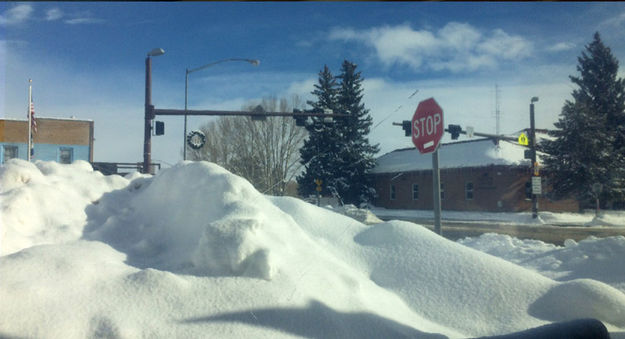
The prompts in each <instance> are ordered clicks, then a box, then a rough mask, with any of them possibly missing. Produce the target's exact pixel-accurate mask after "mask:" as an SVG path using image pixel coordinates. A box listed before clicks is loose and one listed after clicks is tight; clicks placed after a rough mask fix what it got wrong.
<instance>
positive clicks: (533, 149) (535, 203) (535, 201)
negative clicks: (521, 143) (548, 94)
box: [530, 97, 538, 219]
mask: <svg viewBox="0 0 625 339" xmlns="http://www.w3.org/2000/svg"><path fill="white" fill-rule="evenodd" d="M537 101H538V97H532V99H531V100H530V150H531V152H532V174H531V175H532V176H536V125H535V123H534V103H535V102H537ZM532 218H533V219H536V218H538V196H537V195H536V194H535V193H534V192H533V189H532Z"/></svg>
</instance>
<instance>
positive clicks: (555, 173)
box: [542, 33, 625, 201]
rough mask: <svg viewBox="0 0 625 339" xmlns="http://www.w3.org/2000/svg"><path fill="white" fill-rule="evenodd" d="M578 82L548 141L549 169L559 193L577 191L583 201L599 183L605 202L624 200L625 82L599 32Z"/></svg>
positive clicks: (580, 59)
mask: <svg viewBox="0 0 625 339" xmlns="http://www.w3.org/2000/svg"><path fill="white" fill-rule="evenodd" d="M578 62H579V64H578V66H577V71H578V72H580V75H581V76H579V77H575V76H570V79H571V81H572V82H573V83H574V84H575V85H577V86H579V88H578V89H575V90H574V91H573V92H572V97H573V101H572V102H571V101H569V100H567V101H566V102H565V104H564V107H563V108H562V112H561V113H560V119H559V120H558V122H556V123H555V124H554V125H555V127H556V130H554V131H553V132H551V133H550V135H551V136H552V137H555V139H554V140H552V141H545V142H543V145H542V146H543V149H544V151H545V152H546V153H547V156H546V157H545V159H544V162H545V167H546V168H548V169H549V170H550V172H551V173H552V177H551V178H550V180H551V182H552V185H553V188H554V193H555V195H556V197H562V196H566V195H568V194H575V196H576V197H577V198H578V199H581V200H582V201H584V200H586V201H588V200H591V199H594V195H593V193H592V185H593V184H595V183H600V184H602V185H603V192H602V194H601V196H600V199H601V200H602V201H615V200H621V201H622V200H623V199H624V198H625V81H624V80H623V79H617V72H618V60H616V58H614V56H613V55H612V53H611V51H610V48H608V47H606V46H605V45H604V44H603V42H602V41H601V38H600V36H599V33H595V35H594V40H593V41H592V42H591V43H590V44H588V45H587V46H586V50H585V51H582V55H581V57H578Z"/></svg>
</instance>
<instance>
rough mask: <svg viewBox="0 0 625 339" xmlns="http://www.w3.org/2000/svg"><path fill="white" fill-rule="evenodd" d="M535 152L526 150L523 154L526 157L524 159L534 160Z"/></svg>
mask: <svg viewBox="0 0 625 339" xmlns="http://www.w3.org/2000/svg"><path fill="white" fill-rule="evenodd" d="M533 152H534V151H533V150H531V149H526V150H525V151H524V152H523V155H524V156H523V158H525V159H532V158H533V155H534V153H533Z"/></svg>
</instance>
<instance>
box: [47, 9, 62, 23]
mask: <svg viewBox="0 0 625 339" xmlns="http://www.w3.org/2000/svg"><path fill="white" fill-rule="evenodd" d="M62 17H63V11H61V10H60V9H58V8H51V9H49V10H47V11H46V20H47V21H54V20H59V19H60V18H62Z"/></svg>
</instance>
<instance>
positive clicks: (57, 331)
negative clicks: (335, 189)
mask: <svg viewBox="0 0 625 339" xmlns="http://www.w3.org/2000/svg"><path fill="white" fill-rule="evenodd" d="M0 185H1V186H0V199H1V200H0V208H1V211H2V216H1V222H2V223H1V224H0V336H26V337H38V338H49V337H64V338H68V337H76V338H82V337H132V338H134V337H219V338H223V337H232V338H240V337H270V338H275V337H298V336H304V337H318V338H363V337H370V338H382V337H384V338H387V337H433V338H438V337H445V336H447V337H469V336H482V335H490V334H502V333H507V332H512V331H519V330H523V329H526V328H529V327H535V326H540V325H543V324H547V323H550V322H553V321H563V320H569V319H574V318H580V317H592V318H597V319H600V320H601V321H603V322H604V324H605V325H606V326H607V327H608V329H609V330H610V331H611V332H612V334H613V335H619V333H621V334H622V333H623V332H624V331H625V294H624V293H623V292H622V290H621V291H619V289H617V288H615V287H612V286H617V287H618V286H620V285H618V284H620V283H622V282H623V277H622V275H618V274H615V275H608V274H607V273H606V275H603V274H601V275H598V276H590V277H586V276H579V277H580V278H601V279H604V282H600V281H598V280H591V279H574V280H567V279H562V277H560V276H557V275H554V276H552V278H555V279H558V280H562V281H556V280H552V279H551V278H549V277H547V276H545V275H543V274H539V273H537V272H536V271H535V270H533V269H535V268H533V269H527V268H524V267H522V266H519V265H517V264H515V263H513V262H511V261H509V260H504V259H501V258H498V257H496V256H492V255H490V254H486V253H484V252H481V251H478V250H475V249H472V248H469V247H467V246H464V245H462V244H460V243H455V242H452V241H449V240H446V239H444V238H441V237H439V236H438V235H436V234H434V233H432V232H430V231H429V230H427V229H425V228H424V227H421V226H419V225H416V224H412V223H408V222H401V221H391V222H385V223H378V224H374V225H365V224H362V223H360V222H358V221H356V220H354V219H352V218H349V217H347V216H343V215H340V214H337V213H335V212H333V211H330V210H328V209H324V208H318V207H316V206H313V205H311V204H308V203H306V202H303V201H301V200H298V199H295V198H288V197H270V196H265V195H262V194H260V193H259V192H258V191H256V190H255V189H254V188H253V186H252V185H251V184H249V182H247V181H246V180H244V179H242V178H240V177H237V176H235V175H233V174H231V173H229V172H227V171H226V170H224V169H223V168H221V167H219V166H217V165H215V164H211V163H206V162H185V163H180V164H178V165H176V166H174V167H172V168H169V169H165V170H162V171H160V172H159V173H158V174H157V175H156V176H154V177H151V176H142V175H135V177H132V178H121V177H118V176H103V175H101V174H100V173H98V172H93V171H92V169H91V168H90V166H89V164H88V163H85V162H80V161H79V162H76V163H74V164H72V165H59V164H56V163H48V162H40V161H38V162H36V163H34V164H31V163H27V162H25V161H21V160H11V161H9V162H8V163H7V164H5V165H3V166H2V167H0ZM482 240H484V239H482ZM467 241H468V240H467ZM620 241H621V240H620V239H616V240H614V247H615V248H616V251H620V250H621V249H622V248H623V247H625V244H622V243H621V242H620ZM582 243H583V242H580V243H579V244H578V245H581V244H582ZM569 245H572V244H569ZM482 249H483V248H482ZM598 252H599V253H601V251H600V250H598ZM553 257H554V258H558V260H561V261H563V263H565V262H566V258H567V256H566V255H562V256H557V255H555V254H554V255H553ZM508 259H510V258H508ZM569 264H570V263H569ZM571 265H572V264H571ZM538 266H540V265H538ZM561 267H564V266H561ZM566 267H569V266H566ZM554 269H555V271H558V272H562V271H561V270H560V271H559V269H558V268H554ZM539 271H540V270H539ZM621 272H622V270H621ZM610 279H614V280H615V281H610ZM563 280H567V281H563ZM606 282H607V283H610V284H612V286H610V285H608V284H607V283H606Z"/></svg>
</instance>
